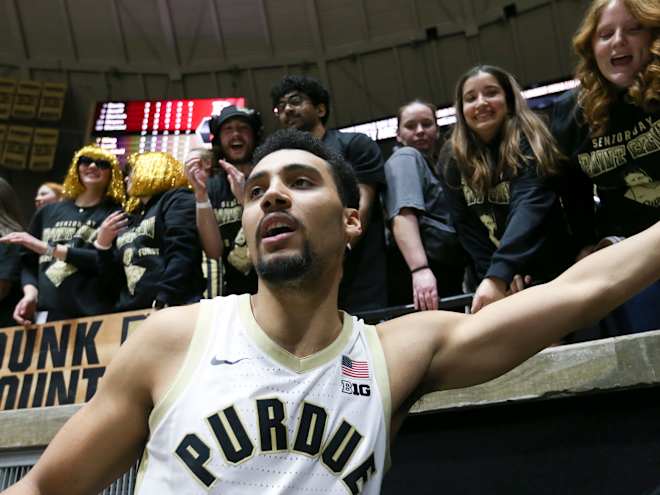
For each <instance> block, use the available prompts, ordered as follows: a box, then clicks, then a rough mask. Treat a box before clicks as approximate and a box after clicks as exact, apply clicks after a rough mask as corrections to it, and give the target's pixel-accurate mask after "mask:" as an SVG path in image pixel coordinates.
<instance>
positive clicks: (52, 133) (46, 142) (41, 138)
mask: <svg viewBox="0 0 660 495" xmlns="http://www.w3.org/2000/svg"><path fill="white" fill-rule="evenodd" d="M59 135H60V131H59V130H57V129H46V128H36V129H35V130H34V139H33V141H32V153H30V163H29V165H28V168H29V169H30V170H32V171H34V172H44V171H47V170H51V169H52V168H53V164H54V162H55V150H57V139H58V138H59Z"/></svg>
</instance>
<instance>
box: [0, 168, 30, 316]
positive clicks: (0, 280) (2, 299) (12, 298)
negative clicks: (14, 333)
mask: <svg viewBox="0 0 660 495" xmlns="http://www.w3.org/2000/svg"><path fill="white" fill-rule="evenodd" d="M23 230H25V227H24V225H23V219H22V216H21V212H20V209H19V207H18V198H17V197H16V192H15V191H14V189H13V188H12V187H11V186H10V185H9V182H7V181H6V180H5V179H3V178H1V177H0V237H2V236H5V235H7V234H10V233H12V232H21V231H23ZM19 249H20V247H19V245H17V244H6V243H0V327H6V326H10V325H13V324H15V321H14V319H13V318H12V317H11V314H12V312H13V311H14V307H15V306H16V304H17V303H18V301H19V300H20V299H21V284H20V282H21V256H20V251H19Z"/></svg>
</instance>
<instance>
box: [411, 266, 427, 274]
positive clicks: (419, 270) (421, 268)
mask: <svg viewBox="0 0 660 495" xmlns="http://www.w3.org/2000/svg"><path fill="white" fill-rule="evenodd" d="M428 267H429V265H422V266H418V267H417V268H413V269H412V270H410V273H417V272H421V271H422V270H426V269H427V268H428Z"/></svg>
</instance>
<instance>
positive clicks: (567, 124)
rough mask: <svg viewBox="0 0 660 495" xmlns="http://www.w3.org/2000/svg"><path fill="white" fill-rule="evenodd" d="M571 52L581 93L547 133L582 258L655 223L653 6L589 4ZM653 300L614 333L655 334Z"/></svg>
mask: <svg viewBox="0 0 660 495" xmlns="http://www.w3.org/2000/svg"><path fill="white" fill-rule="evenodd" d="M573 47H574V49H575V51H576V53H577V56H578V65H577V69H576V77H577V78H578V79H579V81H580V86H579V87H578V88H576V89H575V90H574V91H571V92H570V93H567V94H566V95H565V96H563V97H562V98H561V99H560V100H559V101H558V102H557V103H556V105H555V109H554V114H553V124H552V127H553V132H554V134H555V136H556V137H557V140H558V142H559V144H560V146H561V147H562V151H563V152H564V154H565V155H567V157H568V162H569V163H568V167H567V177H568V178H567V179H566V180H565V182H566V185H565V186H566V187H565V189H566V190H567V191H570V192H572V193H573V194H572V197H573V198H574V199H575V201H577V202H578V205H579V206H578V207H577V208H573V211H571V215H572V216H573V217H574V218H575V217H578V218H579V219H580V220H579V221H578V222H574V223H575V228H574V231H576V232H582V233H583V237H584V241H583V242H582V244H583V245H584V246H583V250H582V255H583V256H584V255H587V254H589V253H590V252H592V251H594V250H595V249H597V248H600V247H603V246H606V245H608V244H611V243H612V242H616V241H617V240H620V239H622V238H624V237H629V236H631V235H634V234H636V233H638V232H641V231H642V230H644V229H646V228H647V227H649V226H651V225H653V224H654V223H655V222H657V221H658V219H660V145H659V144H658V143H660V4H658V2H651V1H648V0H595V1H594V2H592V3H591V5H590V7H589V8H588V10H587V13H586V15H585V17H584V20H583V21H582V24H581V25H580V27H579V28H578V30H577V32H576V34H575V36H574V37H573ZM584 182H586V183H587V186H586V187H581V188H578V187H577V185H578V184H580V183H584ZM594 186H595V187H596V192H597V195H598V198H599V206H598V208H597V210H596V213H595V221H594V208H593V200H592V198H593V194H592V191H593V187H594ZM578 190H580V191H583V193H582V194H575V193H576V191H578ZM585 214H586V215H585ZM585 233H586V234H587V235H584V234H585ZM658 298H660V286H658V284H656V285H655V286H653V287H651V288H650V289H648V290H647V295H646V296H645V295H642V296H641V298H639V299H638V300H639V301H642V300H646V301H647V302H646V303H643V306H644V308H643V309H634V310H632V311H630V312H629V316H630V317H631V318H632V319H631V318H627V321H624V322H620V323H618V326H620V327H623V326H626V327H629V328H633V327H634V328H637V329H640V330H641V329H655V328H658V326H659V325H660V309H658V305H657V304H655V303H654V301H656V302H657V299H658ZM640 317H641V320H640ZM633 320H635V322H633ZM621 329H622V328H620V329H619V330H621Z"/></svg>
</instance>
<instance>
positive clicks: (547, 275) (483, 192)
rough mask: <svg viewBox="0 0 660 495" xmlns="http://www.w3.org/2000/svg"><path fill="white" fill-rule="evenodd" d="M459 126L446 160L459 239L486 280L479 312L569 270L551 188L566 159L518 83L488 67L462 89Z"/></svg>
mask: <svg viewBox="0 0 660 495" xmlns="http://www.w3.org/2000/svg"><path fill="white" fill-rule="evenodd" d="M455 101H456V103H455V106H456V117H457V122H456V125H455V127H454V129H453V131H452V134H451V139H450V140H449V141H448V142H447V143H446V145H445V146H444V148H443V152H442V153H441V158H440V166H441V167H442V168H443V169H444V171H443V173H444V177H445V180H446V185H445V194H446V195H447V200H448V202H449V205H450V210H451V213H452V216H453V218H454V222H455V225H456V230H457V232H458V235H459V239H460V241H461V243H462V244H463V246H464V247H465V249H466V251H467V252H468V253H469V254H470V256H471V258H472V261H473V262H474V264H475V268H476V273H477V276H478V278H479V279H480V280H481V282H480V283H479V286H478V288H477V290H476V292H475V296H474V300H473V303H472V311H473V312H476V311H478V310H479V309H481V308H482V307H483V306H486V305H487V304H490V303H492V302H494V301H496V300H498V299H501V298H503V297H504V296H506V295H507V294H508V293H509V292H511V291H516V290H520V289H522V288H524V286H525V285H526V283H529V282H530V280H533V281H535V282H541V281H546V280H549V279H552V278H554V276H556V275H558V274H559V273H560V272H561V271H562V270H563V269H564V268H566V266H567V265H568V263H569V259H570V257H571V255H572V252H571V251H572V249H571V246H570V243H569V242H568V237H567V231H566V227H565V224H564V221H563V216H562V212H561V207H560V204H559V201H558V199H557V196H556V194H555V193H554V192H553V191H552V189H550V188H549V187H548V185H547V180H546V178H547V177H548V176H550V175H552V174H553V173H554V171H555V168H556V166H557V162H558V161H559V157H560V153H559V150H558V149H557V146H556V144H555V142H554V140H553V138H552V136H551V135H550V132H549V131H548V129H547V128H546V126H545V124H544V123H543V122H542V121H541V120H540V118H539V117H537V116H536V115H535V114H534V113H533V112H532V111H531V110H530V109H529V107H528V106H527V103H526V102H525V100H524V98H523V97H522V94H521V90H520V87H519V86H518V84H517V83H516V81H515V79H514V78H513V76H512V75H511V74H509V73H507V72H506V71H504V70H503V69H500V68H498V67H494V66H489V65H481V66H477V67H474V68H472V69H470V70H469V71H467V72H466V73H465V74H464V75H463V76H462V77H461V78H460V79H459V81H458V84H457V85H456V100H455Z"/></svg>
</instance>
